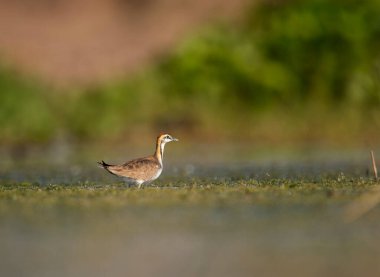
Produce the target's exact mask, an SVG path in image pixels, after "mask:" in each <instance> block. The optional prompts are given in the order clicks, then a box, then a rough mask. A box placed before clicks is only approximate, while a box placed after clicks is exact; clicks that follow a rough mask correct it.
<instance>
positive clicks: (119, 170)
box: [98, 134, 178, 188]
mask: <svg viewBox="0 0 380 277" xmlns="http://www.w3.org/2000/svg"><path fill="white" fill-rule="evenodd" d="M171 141H178V139H176V138H173V137H172V136H170V135H168V134H161V135H159V136H158V137H157V143H156V152H155V153H154V154H153V155H152V156H148V157H145V158H140V159H135V160H131V161H129V162H126V163H124V164H121V165H110V164H107V163H105V162H104V161H101V162H98V164H100V166H101V167H103V168H104V169H106V170H107V171H108V172H109V173H111V174H114V175H116V176H119V177H122V178H123V179H124V180H125V181H126V182H127V183H129V184H137V185H138V186H139V188H140V187H141V185H142V184H143V183H145V182H149V181H153V180H155V179H157V178H158V177H159V176H160V174H161V172H162V167H163V165H162V159H163V156H164V147H165V144H166V143H167V142H171Z"/></svg>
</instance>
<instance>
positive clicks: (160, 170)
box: [151, 166, 162, 181]
mask: <svg viewBox="0 0 380 277" xmlns="http://www.w3.org/2000/svg"><path fill="white" fill-rule="evenodd" d="M161 172H162V166H161V168H160V169H159V170H157V173H156V175H154V176H153V177H152V180H151V181H153V180H156V179H157V178H158V177H160V175H161Z"/></svg>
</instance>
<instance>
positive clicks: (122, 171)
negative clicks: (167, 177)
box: [107, 157, 161, 180]
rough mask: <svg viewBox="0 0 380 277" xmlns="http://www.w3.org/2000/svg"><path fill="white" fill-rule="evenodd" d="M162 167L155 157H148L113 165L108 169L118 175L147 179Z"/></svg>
mask: <svg viewBox="0 0 380 277" xmlns="http://www.w3.org/2000/svg"><path fill="white" fill-rule="evenodd" d="M160 168H161V165H160V163H159V162H158V161H157V160H156V159H155V158H154V157H146V158H141V159H135V160H132V161H129V162H126V163H125V164H122V165H111V166H109V167H108V168H107V170H108V171H110V172H111V173H113V174H115V175H118V176H122V177H128V178H133V179H138V180H147V179H151V178H153V176H155V175H156V174H157V170H159V169H160Z"/></svg>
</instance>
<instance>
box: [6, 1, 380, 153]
mask: <svg viewBox="0 0 380 277" xmlns="http://www.w3.org/2000/svg"><path fill="white" fill-rule="evenodd" d="M248 7H249V8H244V9H242V11H240V12H239V15H238V16H235V17H234V19H233V20H219V19H218V20H213V21H212V20H209V21H207V22H203V23H202V24H200V25H199V26H197V27H194V28H192V30H191V31H189V32H187V33H186V35H183V36H182V37H181V39H180V40H178V42H176V43H175V44H174V46H173V47H170V48H167V49H165V51H162V53H161V54H160V55H156V57H155V59H154V61H153V62H149V63H148V64H147V65H145V66H143V67H141V68H139V69H138V70H136V71H134V72H133V73H128V74H124V76H123V74H121V76H120V74H118V75H117V74H116V75H115V77H111V78H107V79H105V80H100V81H99V80H96V81H94V82H87V83H85V84H79V85H78V84H77V83H73V84H72V85H70V83H69V84H68V85H65V86H59V85H58V86H56V85H54V83H52V82H50V80H48V79H44V78H41V77H40V76H35V75H34V74H33V72H31V74H29V73H28V72H24V71H22V70H18V69H17V66H16V63H12V62H9V59H7V57H6V56H5V54H4V52H1V53H2V54H3V58H2V59H1V60H2V61H3V62H1V63H0V64H1V65H0V143H1V145H18V144H28V143H37V144H38V143H46V142H48V141H51V140H54V139H55V138H56V137H57V136H62V135H64V136H65V137H70V138H71V139H73V140H75V141H79V142H88V141H97V142H114V141H118V140H128V139H133V137H135V136H136V134H144V135H147V136H148V135H156V133H157V132H159V131H166V132H170V133H173V134H176V136H189V137H191V136H193V137H194V139H196V138H201V139H207V140H208V141H215V140H218V141H229V140H232V139H233V140H247V141H249V140H252V141H254V142H256V143H258V144H260V143H263V144H270V145H272V144H298V143H306V144H319V143H326V144H332V145H338V144H342V143H343V144H347V145H356V146H357V145H378V141H379V138H380V131H379V130H380V16H379V14H380V2H379V1H377V0H366V1H358V0H349V1H347V0H346V1H327V0H326V1H325V0H309V1H261V2H256V1H255V2H253V3H250V4H248ZM162 32H165V30H162Z"/></svg>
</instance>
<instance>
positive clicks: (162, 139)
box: [157, 134, 178, 143]
mask: <svg viewBox="0 0 380 277" xmlns="http://www.w3.org/2000/svg"><path fill="white" fill-rule="evenodd" d="M157 141H159V142H160V143H167V142H171V141H178V139H176V138H173V137H172V136H171V135H169V134H160V135H159V136H158V137H157Z"/></svg>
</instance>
